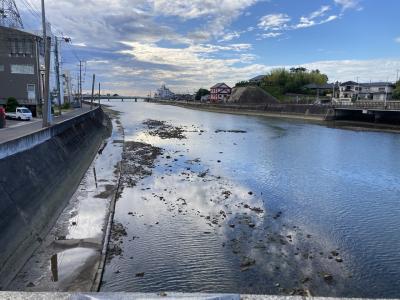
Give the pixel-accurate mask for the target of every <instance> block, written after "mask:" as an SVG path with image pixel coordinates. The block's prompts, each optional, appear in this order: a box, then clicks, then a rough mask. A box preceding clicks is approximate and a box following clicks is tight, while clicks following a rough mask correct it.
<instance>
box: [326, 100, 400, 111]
mask: <svg viewBox="0 0 400 300" xmlns="http://www.w3.org/2000/svg"><path fill="white" fill-rule="evenodd" d="M332 106H333V108H349V109H350V108H354V109H381V110H400V101H386V103H385V102H382V101H357V102H339V103H334V104H333V105H332Z"/></svg>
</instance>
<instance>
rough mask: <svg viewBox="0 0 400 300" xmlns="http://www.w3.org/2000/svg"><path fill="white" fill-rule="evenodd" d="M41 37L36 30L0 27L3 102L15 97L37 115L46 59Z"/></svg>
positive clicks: (0, 93) (0, 70) (0, 80)
mask: <svg viewBox="0 0 400 300" xmlns="http://www.w3.org/2000/svg"><path fill="white" fill-rule="evenodd" d="M42 40H43V39H42V38H41V37H39V36H37V35H35V34H33V33H30V32H26V31H23V30H21V29H15V28H9V27H3V26H0V105H1V104H3V105H4V104H6V102H7V99H8V98H9V97H14V98H16V99H17V101H18V103H19V104H20V105H24V106H26V107H28V108H30V109H31V111H32V112H33V114H34V115H36V111H37V107H38V106H39V105H40V65H41V62H42V61H43V60H44V58H43V57H44V53H43V45H42V44H43V43H42Z"/></svg>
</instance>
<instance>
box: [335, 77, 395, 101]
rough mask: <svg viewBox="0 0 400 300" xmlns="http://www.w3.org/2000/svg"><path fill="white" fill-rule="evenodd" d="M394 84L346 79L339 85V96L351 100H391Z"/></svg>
mask: <svg viewBox="0 0 400 300" xmlns="http://www.w3.org/2000/svg"><path fill="white" fill-rule="evenodd" d="M395 87H396V86H395V85H394V84H393V83H391V82H371V83H357V82H354V81H347V82H344V83H342V84H341V85H340V98H341V99H352V100H371V101H385V100H391V99H392V95H393V90H394V89H395Z"/></svg>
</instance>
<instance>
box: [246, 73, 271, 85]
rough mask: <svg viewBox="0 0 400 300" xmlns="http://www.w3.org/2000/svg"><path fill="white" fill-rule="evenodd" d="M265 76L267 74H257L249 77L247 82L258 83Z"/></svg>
mask: <svg viewBox="0 0 400 300" xmlns="http://www.w3.org/2000/svg"><path fill="white" fill-rule="evenodd" d="M265 76H267V75H258V76H256V77H254V78H251V79H249V83H251V84H255V85H259V84H260V83H261V82H262V81H263V79H264V78H265Z"/></svg>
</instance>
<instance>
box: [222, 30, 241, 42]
mask: <svg viewBox="0 0 400 300" xmlns="http://www.w3.org/2000/svg"><path fill="white" fill-rule="evenodd" d="M240 34H241V33H240V32H237V31H233V32H228V33H226V34H225V35H223V36H222V38H221V39H220V40H219V42H228V41H231V40H233V39H237V38H239V37H240Z"/></svg>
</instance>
